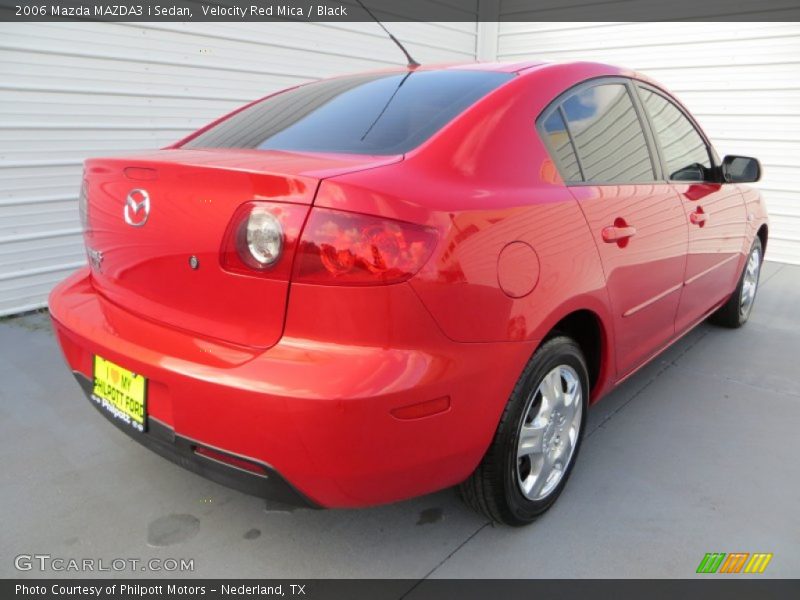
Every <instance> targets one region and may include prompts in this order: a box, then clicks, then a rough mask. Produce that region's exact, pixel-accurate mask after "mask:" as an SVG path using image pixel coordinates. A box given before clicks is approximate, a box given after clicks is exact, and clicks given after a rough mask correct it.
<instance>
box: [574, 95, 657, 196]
mask: <svg viewBox="0 0 800 600" xmlns="http://www.w3.org/2000/svg"><path fill="white" fill-rule="evenodd" d="M561 107H562V110H563V111H564V115H565V116H566V119H567V124H568V125H569V131H570V133H571V134H572V139H573V141H574V143H575V147H576V151H577V154H578V159H579V160H580V166H581V169H582V170H583V177H584V180H585V181H587V182H590V183H641V182H651V181H654V180H655V172H654V170H653V162H652V159H651V156H650V150H649V148H648V146H647V139H646V138H645V135H644V131H643V129H642V123H641V120H640V119H639V115H638V114H637V112H636V109H635V108H634V105H633V100H632V99H631V96H630V93H629V92H628V87H627V86H626V85H624V84H621V83H609V84H601V85H595V86H592V87H589V88H584V89H582V90H580V91H578V92H576V93H575V94H573V95H572V96H569V97H568V98H567V99H566V100H564V102H563V104H562V105H561Z"/></svg>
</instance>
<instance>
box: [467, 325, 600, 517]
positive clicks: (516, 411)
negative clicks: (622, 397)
mask: <svg viewBox="0 0 800 600" xmlns="http://www.w3.org/2000/svg"><path fill="white" fill-rule="evenodd" d="M588 399H589V376H588V370H587V368H586V360H585V359H584V356H583V353H582V352H581V349H580V347H579V346H578V344H576V343H575V342H574V341H573V340H572V339H570V338H568V337H564V336H558V337H553V338H551V339H549V340H547V341H546V342H545V343H544V344H542V345H541V346H540V347H539V349H538V350H537V351H536V353H535V354H534V355H533V357H532V358H531V359H530V361H529V362H528V364H527V365H526V367H525V370H524V371H523V373H522V376H521V377H520V378H519V381H518V382H517V384H516V386H515V387H514V390H513V392H512V393H511V397H510V398H509V399H508V403H507V404H506V407H505V410H504V411H503V414H502V416H501V418H500V423H499V425H498V426H497V431H496V432H495V435H494V439H493V440H492V443H491V445H490V446H489V449H488V450H487V452H486V454H485V455H484V457H483V459H482V460H481V463H480V464H479V465H478V467H477V469H475V471H474V472H473V473H472V475H471V476H470V477H469V479H467V480H466V481H465V482H463V483H462V484H461V485H460V486H459V493H460V496H461V497H462V499H463V500H464V502H465V503H466V504H467V505H468V506H470V507H471V508H473V509H474V510H476V511H478V512H479V513H483V514H484V515H486V516H487V517H488V518H490V519H491V520H493V521H496V522H498V523H503V524H506V525H512V526H521V525H527V524H529V523H531V522H533V521H534V520H536V518H538V517H539V516H540V515H541V514H542V513H544V512H545V511H546V510H547V509H549V508H550V507H551V506H552V505H553V503H554V502H555V501H556V499H557V498H558V496H559V495H560V494H561V491H562V490H563V489H564V486H565V485H566V482H567V480H568V479H569V476H570V473H571V472H572V468H573V466H574V464H575V460H576V458H577V455H578V450H579V449H580V445H581V440H582V439H583V432H584V430H585V427H586V413H587V408H588ZM537 450H538V453H537ZM554 473H555V474H554Z"/></svg>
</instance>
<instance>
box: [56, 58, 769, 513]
mask: <svg viewBox="0 0 800 600" xmlns="http://www.w3.org/2000/svg"><path fill="white" fill-rule="evenodd" d="M759 176H760V166H759V163H758V162H757V161H756V160H755V159H751V158H747V157H739V156H728V157H726V158H725V159H724V160H720V159H719V158H718V156H717V154H716V153H715V151H714V149H713V148H712V146H711V144H710V143H709V142H708V138H707V137H706V136H705V135H704V133H703V132H702V130H701V129H700V127H699V126H698V124H697V122H696V121H695V120H694V119H693V118H692V116H691V115H690V114H689V113H688V111H687V110H686V109H685V108H684V107H683V106H682V105H681V104H680V103H679V102H678V101H677V100H675V98H673V97H672V96H671V95H670V94H669V93H668V92H667V91H665V90H664V89H663V88H662V87H660V86H659V85H658V84H657V83H655V82H653V81H651V80H650V79H648V78H646V77H644V76H641V75H639V74H637V73H634V72H631V71H627V70H624V69H619V68H615V67H610V66H605V65H600V64H594V63H572V64H559V65H555V64H544V63H525V64H478V65H464V66H455V67H453V66H449V67H422V68H416V69H402V70H393V71H383V72H377V73H367V74H361V75H356V76H348V77H340V78H334V79H330V80H325V81H320V82H314V83H309V84H307V85H302V86H299V87H295V88H292V89H289V90H286V91H283V92H279V93H277V94H274V95H272V96H269V97H267V98H264V99H262V100H259V101H256V102H254V103H252V104H250V105H248V106H245V107H244V108H242V109H240V110H238V111H236V112H234V113H232V114H230V115H228V116H226V117H224V118H222V119H220V120H218V121H216V122H214V123H212V124H211V125H209V126H207V127H205V128H204V129H201V130H200V131H198V132H196V133H194V134H192V135H190V136H189V137H187V138H186V139H184V140H182V141H180V142H178V143H176V144H175V145H174V146H171V147H169V148H166V149H163V150H160V151H154V152H152V153H149V154H143V155H139V156H129V157H124V158H99V159H92V160H88V161H87V162H86V165H85V172H84V181H83V187H82V192H81V196H80V211H81V218H82V221H83V227H84V231H85V235H84V239H85V244H86V251H87V256H88V262H89V264H88V266H87V267H86V268H84V269H82V270H80V271H79V272H77V273H75V274H73V275H72V276H71V277H69V278H68V279H67V280H65V281H64V282H62V283H61V284H60V285H59V286H58V287H57V288H56V289H55V290H54V291H53V292H52V295H51V297H50V309H51V314H52V318H53V321H54V325H55V329H56V331H57V334H58V339H59V342H60V344H61V347H62V349H63V352H64V354H65V356H66V359H67V362H68V364H69V366H70V367H71V369H72V370H73V371H74V373H75V376H76V377H77V379H78V381H79V382H80V383H81V385H82V386H83V388H84V389H85V391H86V393H87V395H88V396H89V398H90V399H91V402H92V403H93V404H94V405H95V406H96V407H97V408H98V410H100V412H101V413H103V414H104V415H105V416H107V417H108V418H109V419H110V420H111V421H112V422H114V423H115V424H116V425H117V426H118V427H120V428H121V429H122V430H124V431H125V432H127V433H128V434H129V435H131V436H132V437H133V438H135V439H136V440H138V441H139V442H141V443H143V444H144V445H146V446H148V447H150V448H151V449H153V450H155V451H156V452H158V453H160V454H162V455H164V456H166V457H167V458H169V459H171V460H173V461H175V462H177V463H179V464H180V465H182V466H184V467H186V468H189V469H191V470H193V471H195V472H198V473H201V474H203V475H205V476H207V477H210V478H212V479H214V480H216V481H220V482H222V483H224V484H227V485H230V486H234V487H237V488H239V489H242V490H244V491H247V492H250V493H253V494H257V495H261V496H264V497H269V498H275V499H278V500H281V501H284V502H301V503H305V504H308V505H312V506H319V507H360V506H368V505H374V504H380V503H387V502H392V501H396V500H400V499H404V498H409V497H412V496H416V495H420V494H425V493H428V492H432V491H435V490H439V489H442V488H445V487H449V486H455V485H458V486H459V489H460V492H461V495H462V496H463V498H464V499H465V500H466V502H467V503H468V504H469V505H471V506H473V507H474V508H476V509H478V510H480V511H482V512H484V513H485V514H486V515H488V516H489V517H491V518H492V519H495V520H496V521H500V522H504V523H508V524H512V525H521V524H525V523H528V522H530V521H532V520H533V519H535V518H536V517H537V516H538V515H540V514H541V513H543V512H544V511H545V510H547V508H549V507H550V506H551V505H552V504H553V502H554V501H555V500H556V498H557V497H558V495H559V494H560V493H561V491H562V489H563V487H564V485H565V484H566V481H567V478H568V477H569V475H570V471H571V469H572V467H573V465H574V463H575V459H576V457H577V454H578V450H579V448H580V444H581V437H582V435H583V431H584V429H585V424H586V415H587V409H588V406H589V405H590V404H591V403H593V402H596V401H597V400H599V399H600V398H601V397H602V396H603V395H604V394H606V393H607V392H609V391H610V390H611V389H613V388H614V387H615V386H616V385H618V384H619V383H620V382H621V381H622V380H624V379H625V378H626V377H628V376H629V375H631V374H632V373H633V372H635V371H636V370H637V369H638V368H639V367H641V366H642V365H643V364H645V363H647V361H649V360H651V359H652V358H653V357H654V356H655V355H657V354H658V353H659V352H660V351H662V350H663V349H664V348H665V347H667V346H668V345H669V344H670V343H672V342H674V341H675V340H676V339H678V338H679V337H680V336H682V335H683V334H685V333H686V332H687V331H689V330H690V329H691V328H692V327H694V326H695V325H697V324H698V323H699V322H701V321H702V320H704V319H706V318H707V317H709V316H710V317H711V319H712V320H713V321H715V322H717V323H719V324H722V325H725V326H729V327H738V326H740V325H742V324H743V323H744V322H745V321H747V319H748V316H749V315H750V311H751V310H752V307H753V301H754V299H755V294H756V288H757V286H758V278H759V271H760V267H761V263H762V259H763V254H764V250H765V248H766V244H767V217H766V213H765V209H764V206H763V204H762V201H761V198H760V196H759V193H758V192H757V191H755V190H753V189H751V188H750V187H748V186H745V185H742V184H743V183H746V182H751V181H756V180H757V179H758V178H759Z"/></svg>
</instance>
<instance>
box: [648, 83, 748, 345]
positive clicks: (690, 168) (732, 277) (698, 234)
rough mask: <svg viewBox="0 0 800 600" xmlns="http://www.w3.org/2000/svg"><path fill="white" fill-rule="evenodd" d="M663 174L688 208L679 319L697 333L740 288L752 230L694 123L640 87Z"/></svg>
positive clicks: (653, 91)
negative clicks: (744, 243) (744, 242)
mask: <svg viewBox="0 0 800 600" xmlns="http://www.w3.org/2000/svg"><path fill="white" fill-rule="evenodd" d="M637 88H638V93H639V96H640V98H641V102H642V105H643V106H644V109H645V113H646V115H647V116H648V118H649V123H650V127H651V128H652V132H653V135H654V138H655V140H656V147H657V150H658V152H659V155H660V158H661V162H662V166H663V171H664V174H665V175H666V177H667V179H668V180H669V181H670V183H671V185H672V187H673V188H674V189H675V191H676V192H677V194H678V195H679V197H680V199H681V203H682V204H683V209H684V212H685V213H686V219H687V223H688V225H689V250H688V254H687V260H686V273H685V275H684V281H683V290H682V292H681V299H680V303H679V305H678V312H677V315H676V319H675V328H676V330H677V331H678V332H682V331H684V330H686V329H687V328H688V327H691V326H692V325H694V324H695V323H697V321H698V320H700V319H702V318H703V317H705V316H706V314H707V313H708V311H709V310H710V309H711V308H713V307H714V306H715V305H716V304H718V303H719V302H721V301H722V300H724V299H725V298H726V297H727V296H728V295H730V293H731V292H732V291H733V289H734V287H735V286H736V281H737V277H738V275H739V269H740V260H739V259H740V258H741V256H742V254H741V252H742V237H743V236H744V233H745V228H746V208H745V204H744V198H743V197H742V194H741V193H740V191H739V189H738V188H737V186H736V185H734V184H728V183H723V182H722V178H721V177H720V175H719V169H718V168H717V167H718V163H719V161H718V159H717V156H716V153H715V152H714V151H713V148H712V147H711V145H710V144H709V143H708V141H707V140H706V138H705V136H704V135H703V134H702V133H701V131H700V129H699V128H698V127H697V126H696V124H695V123H694V122H693V120H692V119H691V117H689V115H688V114H687V113H686V112H685V111H684V110H683V109H682V108H681V107H680V106H678V105H677V104H676V103H675V102H673V101H672V99H670V98H669V97H668V96H667V95H666V94H664V93H662V92H661V91H660V90H656V89H655V88H652V87H649V86H645V85H638V86H637Z"/></svg>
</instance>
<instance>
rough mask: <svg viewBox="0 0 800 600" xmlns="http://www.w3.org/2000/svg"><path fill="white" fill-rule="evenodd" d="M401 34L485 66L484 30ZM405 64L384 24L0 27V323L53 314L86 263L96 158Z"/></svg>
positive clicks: (428, 55)
mask: <svg viewBox="0 0 800 600" xmlns="http://www.w3.org/2000/svg"><path fill="white" fill-rule="evenodd" d="M468 5H469V3H468V4H467V5H465V6H468ZM473 5H474V3H473ZM390 28H391V30H392V32H393V33H394V34H395V35H396V36H397V37H398V38H400V39H401V40H403V41H407V40H408V41H409V42H408V47H409V50H410V51H411V53H412V55H413V56H414V57H415V58H416V59H417V60H419V61H421V62H427V63H431V62H452V61H457V62H463V61H471V60H474V59H475V51H476V43H477V26H476V23H475V22H471V23H441V24H437V23H391V25H390ZM403 63H404V58H403V55H402V54H401V53H400V51H399V50H398V49H397V47H395V46H394V45H393V44H392V43H391V41H389V39H388V38H387V37H386V36H385V34H384V33H383V32H382V31H381V30H380V29H379V28H378V26H377V25H376V24H374V23H337V24H333V23H330V24H316V23H285V22H284V23H267V24H263V23H251V24H247V23H242V24H238V23H222V24H220V23H192V24H181V23H165V24H153V23H151V24H137V23H102V24H100V23H59V24H56V23H13V24H11V23H3V24H0V316H2V315H6V314H11V313H15V312H21V311H24V310H29V309H33V308H38V307H40V306H44V304H45V301H46V298H47V293H48V292H49V290H50V288H51V287H52V286H53V285H54V284H55V283H56V282H58V281H59V280H61V279H63V278H64V277H65V276H66V275H67V274H68V273H69V272H70V271H72V270H74V269H75V268H77V267H79V266H80V265H82V264H83V262H84V255H83V249H82V244H81V241H80V234H79V231H80V227H79V224H78V213H77V193H78V189H79V185H80V174H81V169H82V167H81V165H82V162H83V160H84V159H85V158H87V157H89V156H102V155H112V154H117V153H120V152H130V151H136V150H141V149H149V148H157V147H161V146H164V145H166V144H168V143H170V142H172V141H175V140H176V139H178V138H180V137H182V136H183V135H185V134H187V133H189V132H190V131H192V130H194V129H196V128H198V127H200V126H201V125H203V124H205V123H207V122H208V121H210V120H212V119H213V118H215V117H217V116H219V115H221V114H223V113H225V112H227V111H229V110H231V109H233V108H235V107H237V106H239V105H241V104H243V103H245V102H248V101H250V100H253V99H255V98H258V97H260V96H263V95H265V94H267V93H269V92H272V91H275V90H278V89H280V88H283V87H286V86H290V85H295V84H297V83H300V82H303V81H307V80H311V79H316V78H320V77H325V76H330V75H336V74H341V73H346V72H352V71H362V70H367V69H375V68H381V67H385V66H391V65H398V64H403Z"/></svg>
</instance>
